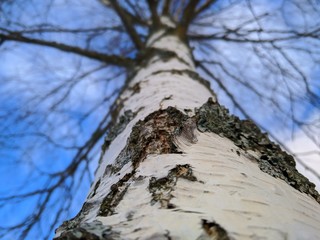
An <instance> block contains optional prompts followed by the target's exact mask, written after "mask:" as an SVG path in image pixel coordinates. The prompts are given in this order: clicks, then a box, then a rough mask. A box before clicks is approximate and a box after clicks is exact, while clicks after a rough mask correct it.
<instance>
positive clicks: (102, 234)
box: [54, 221, 120, 240]
mask: <svg viewBox="0 0 320 240" xmlns="http://www.w3.org/2000/svg"><path fill="white" fill-rule="evenodd" d="M102 239H105V240H113V239H114V240H115V239H120V234H119V233H118V232H115V231H113V230H112V228H111V227H110V226H105V225H103V224H102V223H101V222H100V221H93V222H91V223H83V224H81V225H80V226H79V227H77V228H73V229H72V230H67V231H64V232H63V233H62V234H61V235H60V236H59V237H57V238H54V240H102Z"/></svg>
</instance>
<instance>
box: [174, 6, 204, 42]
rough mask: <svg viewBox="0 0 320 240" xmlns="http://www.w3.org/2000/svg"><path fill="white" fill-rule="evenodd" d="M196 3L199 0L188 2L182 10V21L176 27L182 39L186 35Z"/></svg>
mask: <svg viewBox="0 0 320 240" xmlns="http://www.w3.org/2000/svg"><path fill="white" fill-rule="evenodd" d="M198 3H199V0H190V2H189V3H188V5H187V6H186V8H185V9H184V12H183V15H182V19H181V21H180V23H179V25H178V27H177V32H178V35H179V36H180V37H181V38H183V39H184V38H185V37H186V33H187V30H188V27H189V25H190V22H191V20H192V19H193V18H194V13H195V9H196V7H197V4H198Z"/></svg>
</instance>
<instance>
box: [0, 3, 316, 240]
mask: <svg viewBox="0 0 320 240" xmlns="http://www.w3.org/2000/svg"><path fill="white" fill-rule="evenodd" d="M47 4H48V5H47ZM55 4H57V6H59V4H60V3H55V2H54V1H49V3H45V4H44V5H43V6H42V8H41V9H48V11H47V12H46V13H45V14H46V16H49V17H48V18H49V19H50V11H51V9H54V5H55ZM69 4H70V5H68V6H69V7H72V4H73V3H69ZM255 4H257V3H256V2H251V1H221V2H219V1H211V0H208V1H194V0H190V1H169V0H166V1H153V0H149V1H145V2H144V1H143V2H140V1H139V2H134V1H115V0H110V1H100V2H97V3H96V5H93V7H92V9H93V10H97V9H99V11H97V12H96V11H93V12H91V11H89V10H88V16H90V18H91V17H92V19H97V20H99V21H98V22H100V21H101V22H103V21H102V20H104V18H101V16H100V15H99V14H100V13H105V14H108V16H107V17H105V16H104V17H105V18H106V19H107V20H108V21H109V22H108V23H107V24H106V25H105V26H99V25H94V24H95V23H92V24H93V26H94V27H91V28H89V27H87V26H86V24H87V22H86V21H88V20H87V19H84V20H83V19H81V20H80V18H79V16H77V14H76V13H77V12H76V13H75V16H73V17H74V19H77V20H79V21H80V23H79V24H80V25H76V26H77V28H76V29H75V28H72V27H62V26H63V24H65V23H63V24H61V21H60V22H59V21H58V23H59V24H60V25H59V26H56V25H53V24H51V23H50V21H48V23H45V22H42V23H41V24H39V23H37V21H30V22H29V23H30V25H28V24H24V23H23V22H22V20H24V16H22V17H21V19H19V21H20V22H16V19H14V20H11V18H10V17H9V15H8V14H9V13H12V12H14V11H12V9H15V8H14V6H15V5H14V3H12V2H11V1H7V2H4V3H3V4H2V11H3V13H4V16H6V18H4V19H5V20H3V21H2V23H6V24H7V26H4V27H1V29H0V30H1V31H0V38H1V42H2V46H1V47H2V48H4V49H3V51H4V52H3V53H5V52H6V51H8V50H10V51H12V48H13V47H14V46H15V45H12V44H26V45H28V46H29V45H32V46H38V47H39V46H40V47H41V48H44V49H46V51H50V50H47V49H48V48H49V49H56V50H59V51H60V52H62V53H67V54H70V53H71V54H74V55H75V56H76V57H75V58H73V59H72V60H73V65H72V66H73V67H75V70H74V71H71V73H68V71H66V70H64V72H63V73H65V74H66V75H68V77H67V78H61V79H62V80H61V81H55V82H53V83H48V80H49V79H50V77H48V78H46V79H44V80H43V81H42V82H41V83H42V84H43V86H44V89H43V92H40V93H39V92H38V90H36V91H35V93H33V94H31V95H30V96H27V99H28V102H27V106H25V108H24V109H23V111H22V112H18V113H16V114H13V118H12V119H14V121H17V122H18V121H20V120H21V119H23V120H24V121H25V125H19V128H21V127H23V126H28V129H27V130H26V129H22V130H23V131H21V129H18V130H16V131H13V132H12V131H8V130H7V129H8V126H10V124H12V121H10V122H8V123H7V122H4V124H3V129H4V130H5V131H3V134H2V136H1V137H2V138H3V139H5V138H8V137H11V138H13V139H15V138H17V137H20V138H21V137H25V136H28V137H29V139H31V140H32V139H37V142H36V143H41V144H43V143H44V144H46V147H48V146H49V147H48V149H51V150H52V149H53V148H59V149H63V150H65V151H70V153H71V154H70V156H71V157H70V160H69V161H68V163H67V165H65V164H64V165H62V166H58V167H57V168H55V167H54V169H49V168H43V167H42V166H40V167H39V165H38V164H37V161H35V160H34V159H33V158H34V157H33V154H31V153H32V150H33V149H31V150H30V148H27V150H28V151H25V150H26V148H21V149H22V150H24V151H23V153H24V158H23V160H24V161H22V160H21V163H22V164H23V163H24V162H25V157H26V156H31V157H30V158H31V160H30V161H28V163H29V164H30V166H31V167H32V170H33V171H35V172H37V173H36V174H35V173H34V172H32V175H31V177H32V179H34V176H37V174H38V175H41V176H45V177H44V182H45V183H44V184H41V185H40V187H38V186H37V187H36V189H32V188H28V189H27V190H26V191H24V190H22V191H21V192H20V193H15V194H11V195H5V196H4V197H2V198H1V199H0V201H1V203H2V204H5V203H19V202H20V201H21V200H24V199H27V198H34V199H36V200H35V201H36V205H35V208H34V212H33V213H32V214H30V215H27V217H26V218H25V220H24V221H22V222H21V223H18V224H15V225H13V226H8V227H6V228H2V230H3V232H5V233H7V230H9V231H11V232H17V231H21V232H20V233H19V237H20V238H25V237H27V236H28V235H29V233H30V232H32V229H33V228H34V226H35V225H36V224H38V223H39V222H41V219H43V218H44V217H45V216H48V211H50V207H52V206H53V207H54V208H57V209H59V210H58V211H57V214H56V215H55V216H51V218H50V220H49V222H50V224H49V225H50V226H49V228H48V227H47V228H45V229H49V231H50V230H52V229H54V228H55V226H56V225H57V223H59V221H61V216H62V215H63V214H64V212H65V211H67V210H68V208H69V207H70V204H71V200H72V197H71V196H70V195H72V194H73V193H74V191H75V189H77V188H78V187H77V186H78V184H81V183H82V182H83V181H84V178H85V176H86V175H88V176H89V177H90V176H91V175H90V164H92V162H94V159H95V156H96V154H97V152H99V151H100V149H99V147H97V145H99V143H100V142H101V140H102V142H103V146H102V153H101V154H100V158H99V161H98V168H97V170H96V172H95V174H94V180H93V182H92V184H91V188H90V191H89V194H88V195H87V198H86V200H85V202H84V204H83V206H82V208H81V210H80V212H79V213H78V214H77V215H76V216H75V217H74V218H72V219H70V220H67V221H65V222H64V223H63V224H62V225H61V226H60V227H59V228H58V229H57V230H56V234H55V239H317V237H318V236H319V235H320V228H319V225H320V224H319V223H320V218H319V214H320V206H319V203H320V196H319V194H318V192H317V191H316V190H315V185H314V184H313V183H311V182H310V181H309V180H308V179H307V178H305V177H304V176H303V175H301V174H300V173H299V172H298V171H297V170H296V168H295V160H294V158H293V157H292V156H291V155H289V154H288V153H287V152H285V151H283V149H282V148H281V147H280V146H279V145H278V144H276V143H274V142H272V141H271V140H270V139H269V137H268V135H267V134H266V133H264V132H263V131H262V130H260V128H259V127H258V126H257V124H256V123H254V121H253V120H252V119H254V120H256V119H255V118H258V119H259V118H260V117H258V116H255V115H254V114H253V113H252V111H253V110H252V106H255V104H256V103H252V106H251V107H250V106H249V107H246V105H245V104H243V102H245V101H246V96H244V97H243V96H242V97H239V96H240V95H241V94H240V95H237V94H236V93H235V91H233V90H232V88H235V87H237V88H239V89H238V90H239V91H240V92H242V91H244V90H246V91H245V93H246V94H247V96H248V97H249V99H251V100H252V99H255V98H250V97H252V96H253V95H254V96H255V97H256V98H257V99H259V106H269V107H271V111H270V112H272V111H275V112H276V113H277V114H276V115H272V116H273V117H274V116H277V115H280V117H279V119H282V120H283V121H288V119H290V122H291V125H292V126H293V127H296V126H298V125H303V124H304V125H305V126H306V127H305V128H303V130H304V131H305V133H306V134H307V135H308V136H309V137H310V138H311V139H313V141H314V142H315V143H318V142H317V141H318V139H317V138H318V137H317V135H316V134H317V130H318V128H317V125H316V124H311V123H309V124H308V125H307V124H306V122H303V120H302V119H303V118H302V115H301V114H300V110H301V108H302V107H304V108H306V107H309V108H310V107H311V106H312V107H313V108H316V107H319V103H320V98H319V87H320V86H319V83H317V82H316V81H314V79H313V78H312V77H311V75H312V74H311V73H310V72H308V71H309V70H308V69H309V68H310V66H304V65H303V64H301V63H302V62H301V59H300V58H299V56H309V57H310V58H312V60H313V63H317V61H319V53H318V50H317V46H318V38H319V27H318V25H317V24H316V23H313V24H311V23H310V19H309V17H308V16H317V15H318V5H317V3H316V2H313V1H306V2H305V3H303V4H301V3H299V2H295V1H292V2H291V3H288V2H287V1H283V2H282V5H280V6H277V7H276V8H277V9H278V10H279V11H278V12H276V13H271V12H268V10H270V9H272V8H270V9H268V8H267V9H266V11H264V9H261V6H260V7H259V5H255ZM52 5H53V6H52ZM80 5H81V4H80ZM270 5H272V4H270ZM26 6H29V7H30V5H26ZM33 6H36V5H35V4H34V5H33ZM263 6H264V7H266V6H269V5H268V4H266V5H263ZM75 7H79V5H76V4H75ZM82 7H83V6H81V8H82ZM58 9H59V8H58ZM88 9H90V8H88ZM244 9H245V10H246V12H245V13H244V14H241V12H240V13H239V10H244ZM9 10H11V12H10V11H9ZM15 11H16V9H15ZM290 11H291V14H292V13H295V14H296V15H297V16H300V15H301V16H303V17H304V21H302V20H299V21H296V22H295V21H290V19H289V18H288V14H289V13H290ZM93 13H95V14H96V16H92V14H93ZM279 13H281V14H280V15H278V14H279ZM61 14H62V15H63V12H61ZM230 14H232V15H231V16H230ZM29 17H30V16H29ZM13 18H14V17H13ZM274 18H275V19H277V20H278V21H279V20H282V22H280V23H279V25H278V26H275V25H272V24H270V23H269V21H271V20H272V19H274ZM53 19H55V18H53ZM62 19H63V18H62ZM288 21H289V23H288ZM49 23H50V24H49ZM81 24H83V25H84V26H81ZM90 24H91V22H90ZM290 24H291V25H290ZM294 24H295V26H294V27H295V28H296V29H292V26H293V25H294ZM71 25H72V24H71ZM298 25H299V27H298ZM66 26H67V25H66ZM61 33H63V34H67V35H66V37H65V39H63V38H62V39H59V37H61V36H62V35H59V34H61ZM63 36H65V35H63ZM70 36H71V37H70ZM74 36H76V37H75V38H74ZM78 38H79V39H80V40H79V41H78V42H75V43H74V44H70V43H69V42H68V41H70V40H71V39H73V40H74V39H78ZM57 39H58V40H59V41H58V40H57ZM65 41H67V42H65ZM106 41H107V43H106ZM31 51H32V50H31ZM36 51H37V50H35V51H34V52H33V54H35V53H36ZM228 51H229V52H228ZM230 51H237V52H236V55H235V54H231V53H230ZM37 54H38V53H37ZM45 54H49V56H50V54H51V56H50V57H51V58H52V55H53V56H54V57H57V56H58V57H60V55H56V54H57V53H56V52H54V53H51V52H45ZM59 54H60V53H59ZM237 55H241V56H240V57H239V56H237ZM33 56H35V55H33ZM37 56H40V57H41V59H40V61H42V60H45V57H43V56H42V55H37ZM44 56H45V55H44ZM82 59H85V60H82ZM88 59H89V60H88ZM243 59H245V61H244V60H243ZM43 62H44V61H42V64H43ZM234 63H237V64H238V65H236V66H234ZM48 66H49V67H51V68H52V67H54V63H51V62H49V63H48ZM257 66H258V67H257ZM253 67H257V70H258V72H257V71H255V70H252V69H251V71H247V68H253ZM50 70H51V69H50V68H47V70H46V74H48V72H50V73H51V72H52V71H50ZM99 71H101V73H103V74H106V75H105V77H104V78H103V80H104V82H103V83H101V82H99V81H97V82H99V84H97V85H96V86H97V88H95V91H97V95H99V94H101V92H100V93H99V90H100V89H99V88H100V87H101V86H104V85H103V84H106V83H108V82H110V83H112V88H111V87H110V86H109V88H107V90H106V92H107V94H106V95H104V96H103V94H101V96H103V97H102V98H101V99H99V98H98V97H97V99H94V100H95V101H93V103H92V104H90V103H89V104H88V103H87V102H86V100H87V99H82V98H80V97H78V96H77V97H75V96H73V95H74V94H75V93H74V92H77V91H79V90H77V87H76V86H77V85H80V84H81V83H83V82H84V81H88V82H90V84H93V85H94V84H95V83H94V80H92V79H94V78H101V74H100V72H99ZM54 77H56V76H54ZM15 81H17V79H15V78H11V79H10V81H9V84H8V83H6V85H4V86H6V88H5V89H10V88H9V87H10V84H13V83H14V82H15ZM91 81H93V83H91ZM117 81H118V82H120V83H117ZM18 82H19V83H23V81H18ZM26 82H27V83H28V84H26V86H27V88H26V89H28V91H27V93H29V92H30V93H31V92H32V91H33V90H34V89H32V88H31V87H30V86H32V84H31V85H30V81H26ZM47 84H48V88H46V85H47ZM11 86H16V85H11ZM88 86H92V85H88V84H84V85H83V86H82V89H86V90H87V87H88ZM117 86H119V87H117ZM20 87H21V89H24V85H22V86H20ZM104 88H105V86H104ZM110 88H111V89H112V90H111V91H110ZM297 89H299V91H297ZM9 92H10V91H9ZM4 95H5V92H4ZM27 95H28V94H27ZM80 95H81V91H80ZM217 96H218V97H217ZM219 96H220V97H223V96H225V97H226V98H227V99H228V100H227V102H229V103H230V106H231V107H234V108H235V109H236V111H235V113H238V114H239V115H240V116H241V118H239V117H236V116H235V115H232V114H231V113H229V111H228V110H227V109H226V108H225V107H224V106H223V105H221V104H220V103H219ZM78 99H81V101H80V104H79V103H75V101H76V100H78ZM90 100H91V99H90ZM247 100H248V99H247ZM113 101H114V102H113ZM112 102H113V103H112ZM111 103H112V104H111ZM288 103H289V104H290V105H288ZM74 104H75V105H74ZM264 104H265V105H264ZM30 106H37V107H38V109H35V108H31V107H30ZM288 106H289V107H288ZM69 107H70V111H69V112H68V113H69V114H70V113H71V112H72V113H74V114H76V115H77V117H76V120H70V119H72V118H71V117H70V116H69V115H68V117H66V112H65V109H66V108H69ZM79 108H83V111H82V112H80V113H78V111H79ZM288 108H289V110H288ZM8 109H9V110H10V111H12V109H10V108H8ZM97 109H98V110H99V111H101V110H103V111H105V113H104V114H101V113H96V112H95V111H96V110H97ZM16 110H19V111H21V109H19V108H17V109H16ZM72 110H74V112H73V111H72ZM266 112H267V113H270V112H268V110H266ZM7 114H8V113H7V112H5V111H4V114H3V115H2V116H3V117H5V116H7ZM95 117H97V119H99V120H98V121H97V120H95ZM243 117H245V118H247V120H241V119H242V118H243ZM66 119H67V121H66ZM88 119H90V120H88ZM83 121H87V122H86V124H83ZM313 121H314V119H313ZM258 122H259V121H258ZM39 123H40V126H41V127H39V129H37V128H38V125H39ZM88 123H89V124H90V123H91V124H92V123H95V124H93V125H94V126H95V127H89V126H88ZM58 126H59V127H60V128H63V130H60V131H58V132H59V135H57V133H56V132H57V130H56V127H58ZM74 126H77V127H76V130H74V129H73V128H74ZM82 127H88V129H89V130H90V134H88V133H86V131H84V132H85V133H86V134H87V135H85V136H87V139H83V137H81V135H80V136H78V134H79V133H80V132H81V128H82ZM70 128H72V129H70ZM104 136H105V137H104ZM275 137H276V136H275ZM80 138H82V140H79V139H80ZM39 139H40V140H39ZM42 140H43V141H42ZM41 144H40V145H41ZM3 145H4V146H14V144H13V145H10V143H9V144H8V143H4V144H3ZM36 145H38V144H36ZM31 146H32V147H31V148H34V146H33V144H31ZM51 147H53V148H51ZM19 149H20V148H19ZM14 157H16V156H14ZM35 159H36V158H35ZM44 169H45V170H44ZM59 193H60V194H61V193H64V194H66V195H69V198H67V201H64V200H62V201H56V199H57V196H58V195H57V194H59ZM58 198H59V197H58ZM48 209H49V210H48ZM46 214H47V215H46ZM42 221H43V220H42ZM40 225H41V224H40ZM40 229H41V226H40ZM3 236H4V235H3ZM48 236H49V235H48Z"/></svg>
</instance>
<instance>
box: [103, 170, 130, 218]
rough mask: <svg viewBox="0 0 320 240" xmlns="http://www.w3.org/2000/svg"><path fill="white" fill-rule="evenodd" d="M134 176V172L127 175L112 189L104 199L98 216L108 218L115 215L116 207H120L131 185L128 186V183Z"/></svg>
mask: <svg viewBox="0 0 320 240" xmlns="http://www.w3.org/2000/svg"><path fill="white" fill-rule="evenodd" d="M133 174H134V172H131V173H127V174H126V175H124V176H123V177H122V178H121V179H120V180H119V181H118V182H117V183H115V184H113V185H112V186H111V187H110V192H109V193H108V195H107V196H106V197H105V198H104V199H103V201H102V203H101V205H100V209H99V213H98V216H104V217H106V216H110V215H112V214H114V210H115V208H116V206H118V204H119V202H120V201H121V200H122V198H123V196H124V194H125V193H126V191H127V189H128V187H129V185H130V184H128V181H129V179H130V178H131V177H132V176H133Z"/></svg>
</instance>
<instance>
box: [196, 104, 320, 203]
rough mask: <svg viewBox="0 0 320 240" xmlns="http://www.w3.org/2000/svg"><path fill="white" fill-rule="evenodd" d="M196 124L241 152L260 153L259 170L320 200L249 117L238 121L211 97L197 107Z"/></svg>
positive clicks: (311, 185)
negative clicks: (227, 139) (224, 139)
mask: <svg viewBox="0 0 320 240" xmlns="http://www.w3.org/2000/svg"><path fill="white" fill-rule="evenodd" d="M196 118H197V126H198V129H199V131H200V132H206V131H208V132H214V133H216V134H219V135H220V136H222V137H227V138H229V139H230V140H232V141H233V142H234V143H235V145H236V146H238V147H239V148H241V149H243V150H244V151H248V150H252V151H255V152H259V153H260V154H261V156H260V158H259V159H256V160H257V162H258V164H259V167H260V169H261V170H262V171H263V172H266V173H268V174H269V175H271V176H273V177H276V178H280V179H282V180H284V181H286V182H287V183H288V184H289V185H291V186H292V187H294V188H295V189H297V190H299V191H300V192H303V193H306V194H309V195H311V196H312V197H313V198H314V199H315V200H316V201H317V202H319V203H320V195H319V193H318V192H317V191H316V190H315V185H314V184H313V183H311V182H310V181H309V180H308V179H307V178H306V177H305V176H303V175H302V174H300V173H299V172H298V171H297V169H296V168H295V161H294V158H293V157H292V156H291V155H289V154H288V153H286V152H284V151H282V150H281V148H280V146H279V145H277V144H275V143H274V142H272V141H270V139H269V138H268V136H267V134H266V133H262V132H261V130H260V129H259V128H258V127H257V125H256V124H255V123H253V122H252V121H251V120H240V119H239V118H238V117H236V116H234V115H231V114H229V111H228V110H227V109H226V108H225V107H223V106H221V105H220V104H219V103H217V102H214V101H213V100H212V99H211V98H210V99H209V100H208V102H207V103H205V104H204V105H203V106H202V107H200V108H199V109H197V110H196Z"/></svg>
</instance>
